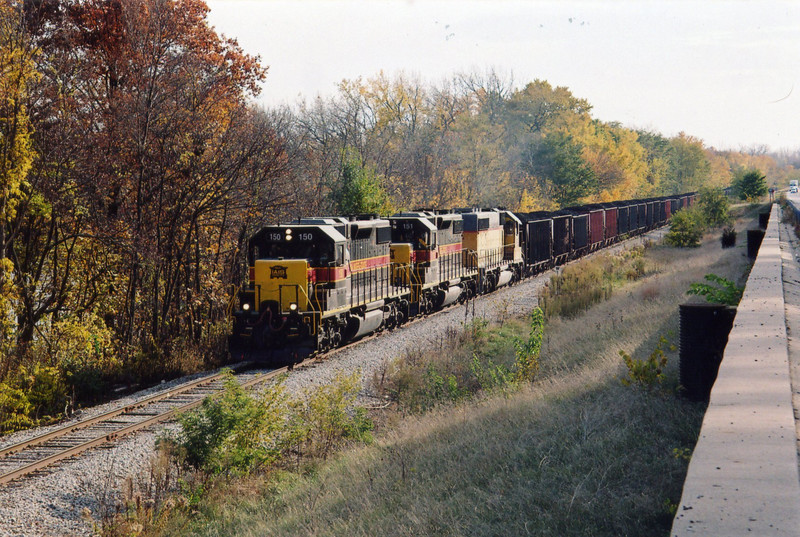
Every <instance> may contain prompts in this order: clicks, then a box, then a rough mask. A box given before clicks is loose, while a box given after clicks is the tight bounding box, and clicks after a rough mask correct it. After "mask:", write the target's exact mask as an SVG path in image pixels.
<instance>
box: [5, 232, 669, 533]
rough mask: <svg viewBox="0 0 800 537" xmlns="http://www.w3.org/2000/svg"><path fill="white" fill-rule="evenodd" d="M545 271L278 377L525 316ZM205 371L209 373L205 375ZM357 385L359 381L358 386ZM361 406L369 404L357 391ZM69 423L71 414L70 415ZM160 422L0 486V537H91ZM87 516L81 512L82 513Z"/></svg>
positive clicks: (365, 363)
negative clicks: (475, 323) (476, 323)
mask: <svg viewBox="0 0 800 537" xmlns="http://www.w3.org/2000/svg"><path fill="white" fill-rule="evenodd" d="M662 234H663V232H661V231H656V232H653V233H651V234H650V235H648V238H650V239H657V238H660V236H661V235H662ZM641 241H642V239H641V238H637V239H631V240H629V241H627V242H626V243H622V244H620V245H617V246H615V247H613V248H610V249H605V250H603V251H602V252H609V251H614V250H618V249H621V248H623V247H630V246H633V245H636V244H640V243H641ZM550 274H551V272H547V273H544V274H542V275H540V276H538V277H536V278H531V279H528V280H525V281H523V282H521V283H518V284H516V285H513V286H511V287H505V288H502V289H500V290H499V291H497V292H495V293H493V294H491V295H487V296H483V297H478V298H477V299H475V300H474V301H471V302H470V303H469V304H468V305H467V306H465V305H457V306H453V307H451V308H449V309H447V310H445V311H443V312H439V313H436V314H434V315H430V316H428V317H427V318H422V319H418V320H415V321H414V322H411V323H409V324H407V325H406V326H404V327H402V328H401V329H398V330H394V331H391V332H384V333H381V334H379V335H377V336H375V337H371V338H368V339H367V340H365V341H362V342H360V343H357V344H355V345H352V346H349V347H347V348H345V349H341V350H339V351H337V352H336V353H334V355H333V356H331V357H330V358H329V359H325V360H322V361H319V362H317V363H314V364H313V365H311V366H309V367H304V368H299V369H297V370H295V371H293V372H292V373H291V374H290V375H289V376H288V378H286V380H285V381H284V386H285V387H286V389H287V391H289V393H300V392H301V391H302V390H304V389H306V388H308V387H313V386H314V385H317V386H320V385H324V384H327V383H330V382H331V381H332V380H333V379H334V378H335V377H336V375H337V374H339V373H349V372H352V371H354V370H357V369H358V370H360V371H361V377H362V381H366V382H368V381H369V380H371V379H372V378H373V376H374V375H375V373H376V372H377V371H379V369H380V368H381V367H382V366H383V365H384V364H385V363H386V362H387V361H388V360H391V359H393V358H395V357H397V356H399V355H401V354H402V353H404V352H405V350H406V349H409V348H412V347H419V346H423V345H425V344H426V343H428V342H434V341H437V340H439V339H440V338H441V337H442V336H443V334H444V333H445V331H446V330H447V329H448V328H452V327H459V326H461V325H462V324H463V323H464V322H465V321H466V322H469V321H471V320H472V319H473V317H482V318H485V319H488V320H491V319H494V318H496V317H497V316H498V315H500V314H501V313H502V314H507V315H512V316H514V315H525V314H528V313H529V312H530V311H531V310H532V309H533V308H534V307H535V305H536V303H537V299H536V297H537V293H538V291H539V289H540V288H541V287H542V286H544V284H545V282H546V281H548V279H549V276H550ZM205 374H212V373H210V372H209V373H205ZM198 376H200V375H193V376H191V377H186V378H183V379H178V380H174V381H171V382H169V383H163V384H161V385H160V386H157V387H155V388H151V389H148V390H144V391H141V392H138V393H136V394H133V395H131V396H128V397H125V398H123V399H119V400H116V401H114V402H112V403H108V404H105V405H99V406H97V407H92V408H90V409H85V410H83V411H82V412H81V415H80V416H79V417H81V418H86V417H89V416H92V415H95V414H99V413H101V412H105V411H107V410H109V409H111V408H115V407H118V406H124V405H127V404H130V403H132V402H134V401H136V400H138V399H142V398H143V397H145V396H148V395H150V394H152V393H153V392H155V391H159V390H162V389H165V388H166V387H170V386H174V385H177V384H180V383H183V382H187V381H189V380H193V379H195V378H197V377H198ZM366 382H365V384H366ZM361 396H362V399H361V403H362V404H371V403H375V400H374V399H373V398H372V397H371V395H370V394H369V393H368V392H367V391H366V390H362V394H361ZM73 420H74V421H77V417H76V418H73ZM65 424H67V423H61V424H59V425H57V426H52V427H48V428H38V429H32V430H29V431H22V432H20V433H16V434H13V435H9V436H7V437H4V438H2V439H0V447H4V446H7V445H11V444H15V443H18V442H21V441H23V440H25V439H28V438H32V437H34V436H38V435H40V434H43V433H45V432H47V431H48V430H51V429H53V428H56V427H62V426H63V425H65ZM165 427H171V428H173V429H174V428H175V427H176V425H175V424H168V425H164V426H158V427H154V428H152V429H149V430H147V431H144V432H140V433H137V434H134V435H132V436H130V437H126V438H123V439H122V440H120V441H118V442H116V443H114V444H111V445H109V446H108V447H102V448H98V449H94V450H92V451H90V452H87V453H84V454H83V455H81V456H80V457H77V458H75V459H73V460H70V461H67V462H62V463H60V464H58V465H57V466H54V467H53V468H50V469H47V470H45V471H43V472H41V473H40V474H39V475H36V476H32V477H30V476H29V477H27V478H24V479H21V480H18V481H17V482H14V483H11V484H9V485H6V486H0V537H12V536H13V537H23V536H24V537H38V536H61V535H91V534H92V533H93V528H92V522H91V519H94V520H98V519H99V518H100V515H101V511H102V509H103V508H113V505H114V501H113V498H116V497H118V496H119V493H120V490H121V488H122V486H123V484H124V482H125V480H126V479H127V478H129V477H131V476H137V475H141V474H143V473H146V472H147V471H148V466H149V461H150V459H151V457H152V455H153V454H154V451H155V450H154V447H155V441H156V438H157V437H158V436H159V435H161V434H162V432H163V431H164V429H165ZM87 514H88V515H90V516H89V517H87V516H86V515H87Z"/></svg>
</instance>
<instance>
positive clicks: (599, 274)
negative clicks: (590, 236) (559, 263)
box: [539, 243, 656, 318]
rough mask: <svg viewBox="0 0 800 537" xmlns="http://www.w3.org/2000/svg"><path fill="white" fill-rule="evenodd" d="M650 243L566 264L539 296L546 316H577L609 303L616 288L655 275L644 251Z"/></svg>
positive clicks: (552, 277) (653, 268)
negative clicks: (594, 305)
mask: <svg viewBox="0 0 800 537" xmlns="http://www.w3.org/2000/svg"><path fill="white" fill-rule="evenodd" d="M649 246H650V243H645V244H644V245H642V246H637V247H635V248H632V249H630V250H625V251H623V252H620V253H617V254H599V255H596V256H593V257H591V258H588V259H584V260H581V261H580V262H578V263H574V264H572V265H567V266H565V267H564V268H563V269H561V271H560V272H558V273H556V274H554V275H553V276H551V277H550V281H549V282H548V284H547V285H546V286H545V287H544V288H542V290H541V292H540V293H539V305H540V306H541V308H542V310H543V311H544V314H545V317H546V318H550V317H554V316H560V317H567V318H569V317H575V316H576V315H578V314H580V313H582V312H584V311H586V310H587V309H588V308H589V307H590V306H592V305H593V304H596V303H598V302H601V301H603V300H607V299H608V297H610V296H611V293H612V292H613V291H614V288H615V287H620V286H621V285H624V284H626V283H627V282H630V281H633V280H637V279H639V278H642V277H644V276H646V275H647V274H652V273H653V272H655V271H656V267H654V266H652V264H648V262H647V260H646V258H645V255H644V254H645V251H646V249H647V248H648V247H649Z"/></svg>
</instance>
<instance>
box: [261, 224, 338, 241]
mask: <svg viewBox="0 0 800 537" xmlns="http://www.w3.org/2000/svg"><path fill="white" fill-rule="evenodd" d="M276 229H280V230H284V229H292V231H294V230H302V229H318V230H319V231H320V233H322V234H323V235H325V236H327V237H328V238H329V239H331V240H332V241H333V242H345V241H347V238H346V237H345V236H344V235H343V234H342V233H340V232H339V231H338V230H337V229H336V228H335V227H334V226H332V225H327V224H325V225H318V224H278V225H276V226H265V227H262V228H261V229H260V230H259V231H258V233H256V234H255V235H254V236H253V238H256V237H258V236H259V235H261V234H263V233H268V232H269V231H275V230H276Z"/></svg>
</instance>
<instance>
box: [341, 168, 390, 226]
mask: <svg viewBox="0 0 800 537" xmlns="http://www.w3.org/2000/svg"><path fill="white" fill-rule="evenodd" d="M334 203H335V206H336V210H337V211H338V212H339V213H340V214H347V215H353V214H380V215H388V214H390V213H391V212H392V206H391V203H390V202H389V196H388V195H387V194H386V190H384V188H383V186H382V185H381V181H380V178H379V177H378V175H377V174H376V173H375V171H374V170H372V169H371V168H368V167H366V166H364V165H363V163H362V162H361V159H359V158H358V156H357V155H355V154H353V153H350V154H349V155H347V156H346V157H345V159H344V162H343V164H342V183H341V186H340V187H339V189H338V190H336V191H335V192H334Z"/></svg>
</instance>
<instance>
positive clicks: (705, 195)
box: [697, 187, 731, 227]
mask: <svg viewBox="0 0 800 537" xmlns="http://www.w3.org/2000/svg"><path fill="white" fill-rule="evenodd" d="M697 201H698V204H699V205H700V210H701V211H702V212H703V216H704V217H705V220H706V223H707V224H708V225H709V226H711V227H719V226H724V225H726V224H728V223H729V222H730V219H731V217H730V215H729V214H728V197H727V196H726V195H725V192H724V191H723V190H722V189H721V188H713V187H703V188H701V189H700V195H699V197H698V199H697Z"/></svg>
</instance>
